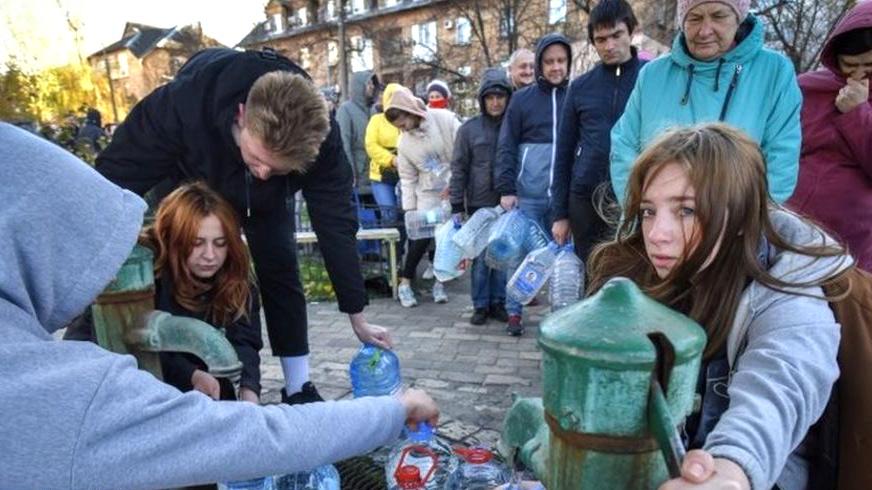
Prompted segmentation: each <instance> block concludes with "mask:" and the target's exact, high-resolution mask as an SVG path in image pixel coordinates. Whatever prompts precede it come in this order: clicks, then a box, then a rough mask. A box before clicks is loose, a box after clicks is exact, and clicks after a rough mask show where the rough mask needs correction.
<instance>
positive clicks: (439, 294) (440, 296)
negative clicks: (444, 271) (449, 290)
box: [433, 281, 448, 303]
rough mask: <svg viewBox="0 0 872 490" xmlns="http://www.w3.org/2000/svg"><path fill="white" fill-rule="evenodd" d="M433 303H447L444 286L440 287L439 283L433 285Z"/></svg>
mask: <svg viewBox="0 0 872 490" xmlns="http://www.w3.org/2000/svg"><path fill="white" fill-rule="evenodd" d="M433 302H434V303H447V302H448V295H447V294H445V286H443V285H442V283H441V282H439V281H436V282H434V283H433Z"/></svg>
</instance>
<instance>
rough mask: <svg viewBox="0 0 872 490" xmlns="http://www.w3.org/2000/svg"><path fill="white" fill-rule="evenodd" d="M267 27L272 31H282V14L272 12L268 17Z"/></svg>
mask: <svg viewBox="0 0 872 490" xmlns="http://www.w3.org/2000/svg"><path fill="white" fill-rule="evenodd" d="M269 27H270V30H271V31H272V32H282V31H284V30H285V29H284V26H282V14H273V15H272V17H270V26H269Z"/></svg>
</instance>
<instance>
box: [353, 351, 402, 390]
mask: <svg viewBox="0 0 872 490" xmlns="http://www.w3.org/2000/svg"><path fill="white" fill-rule="evenodd" d="M348 376H349V378H351V391H352V392H353V393H354V397H355V398H360V397H362V396H382V395H393V394H396V393H398V392H399V391H400V389H402V386H403V379H402V377H401V376H400V360H399V359H398V358H397V355H396V354H394V353H393V352H392V351H389V350H384V349H381V348H379V347H376V346H374V345H370V344H364V345H363V346H362V347H361V348H360V350H359V351H357V354H356V355H355V356H354V358H353V359H352V360H351V363H350V364H349V366H348Z"/></svg>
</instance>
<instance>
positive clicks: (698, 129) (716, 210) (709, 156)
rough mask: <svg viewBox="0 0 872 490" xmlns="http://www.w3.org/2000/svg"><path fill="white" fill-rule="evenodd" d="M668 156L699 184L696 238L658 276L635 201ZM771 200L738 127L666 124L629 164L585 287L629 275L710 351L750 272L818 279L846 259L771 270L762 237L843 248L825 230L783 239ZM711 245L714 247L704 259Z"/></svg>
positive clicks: (751, 145)
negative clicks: (679, 314) (806, 272)
mask: <svg viewBox="0 0 872 490" xmlns="http://www.w3.org/2000/svg"><path fill="white" fill-rule="evenodd" d="M672 163H674V164H678V165H679V166H681V168H682V169H684V171H685V172H686V173H687V176H688V180H689V181H690V183H691V185H692V186H693V188H694V190H695V191H696V198H695V200H696V205H695V212H694V214H695V216H696V219H697V223H698V227H697V229H698V230H700V233H699V235H700V236H694V237H686V240H687V243H690V242H696V243H697V245H696V246H695V248H694V249H693V250H692V251H691V252H690V253H689V254H686V255H685V256H684V257H681V258H680V259H679V261H678V263H677V264H676V266H675V267H674V268H673V269H672V270H671V271H670V273H669V274H668V276H667V277H665V278H663V279H661V278H659V277H658V276H657V274H656V272H655V270H654V267H653V266H652V264H651V263H650V261H649V259H648V256H647V254H646V252H645V243H644V238H643V236H642V229H641V228H642V227H641V224H640V223H641V214H640V213H641V211H640V208H641V201H642V196H643V194H644V192H645V190H646V187H647V185H648V183H649V182H651V180H652V179H653V178H654V176H656V175H657V174H658V173H659V172H660V171H662V169H663V168H664V167H665V166H666V165H668V164H672ZM772 207H777V205H776V204H774V203H773V202H772V201H771V200H770V199H769V194H768V191H767V186H766V167H765V164H764V157H763V154H762V153H761V150H760V147H759V146H758V145H757V144H756V143H755V142H754V141H753V140H751V139H750V138H749V137H747V136H746V135H745V134H744V133H743V132H741V131H740V130H737V129H734V128H732V127H730V126H728V125H726V124H722V123H709V124H702V125H699V126H694V127H690V128H680V129H675V130H672V131H669V132H667V133H665V134H663V135H662V136H661V137H660V138H659V139H657V140H656V141H654V142H653V143H651V145H650V146H649V147H648V148H647V149H646V150H645V151H644V152H643V153H642V154H641V155H640V156H639V158H638V159H637V160H636V162H635V164H634V165H633V169H632V171H631V173H630V178H629V182H628V186H627V197H626V201H625V205H624V210H625V216H626V219H625V220H624V221H623V223H621V224H620V226H619V227H618V233H617V237H616V238H615V239H614V240H612V241H609V242H606V243H603V244H601V245H599V246H598V247H596V248H595V249H594V251H593V252H592V253H591V256H590V259H589V261H588V271H589V273H590V286H589V292H591V293H592V292H595V291H597V290H598V289H599V288H600V287H602V286H603V284H605V282H606V281H608V280H609V279H611V278H612V277H616V276H624V277H629V278H631V279H633V280H634V281H635V282H636V283H637V284H639V286H640V287H641V288H642V289H643V290H644V291H645V292H646V293H647V294H648V295H650V296H651V297H653V298H654V299H657V300H658V301H660V302H661V303H663V304H666V305H667V306H670V307H672V308H676V309H678V310H680V311H683V312H684V313H686V314H687V315H688V316H690V317H691V318H693V319H694V320H696V321H697V322H698V323H700V324H701V325H703V326H704V327H705V329H706V332H707V334H708V337H709V341H708V344H707V345H706V349H705V352H704V355H705V356H706V358H709V357H711V356H712V355H713V354H715V353H717V352H719V351H720V350H721V348H722V347H723V345H724V344H725V342H726V339H727V335H728V334H729V331H730V328H731V326H732V323H733V320H734V318H735V316H736V311H737V309H738V306H739V301H740V299H741V295H742V292H743V290H744V289H745V287H746V286H747V284H748V281H749V280H754V281H757V282H759V283H761V284H763V285H765V286H767V287H769V288H772V289H776V290H779V291H785V289H786V288H796V287H810V286H819V285H821V284H822V283H823V282H826V280H828V279H831V278H832V277H833V276H835V275H836V273H837V272H838V271H839V270H840V269H841V268H842V265H843V264H841V263H839V264H836V265H835V266H834V267H833V270H832V271H829V273H828V274H826V275H825V276H826V277H823V278H820V279H819V280H814V281H811V282H807V283H793V282H786V281H784V280H782V279H780V278H777V277H774V276H772V275H771V274H769V272H768V271H767V270H766V266H765V264H761V263H760V260H759V259H758V253H759V251H760V246H761V242H762V241H763V240H764V239H765V240H767V241H768V243H769V244H771V245H772V246H774V247H775V248H776V249H778V250H786V251H791V252H794V253H798V254H803V255H807V256H811V257H836V256H839V255H844V254H845V253H846V252H845V250H844V248H843V247H841V246H840V245H838V244H837V243H835V242H833V240H832V239H829V238H828V237H827V236H826V235H825V234H824V233H823V232H820V236H821V240H820V243H822V244H823V245H819V246H802V245H797V244H792V243H789V242H787V241H786V240H785V239H784V238H782V237H781V236H780V235H779V234H778V233H777V232H776V231H775V228H774V227H773V225H772V222H771V220H770V218H769V211H770V208H772ZM721 237H723V238H722V239H721ZM719 241H720V245H718V242H719ZM716 247H718V248H717V253H716V254H715V256H714V257H713V259H711V262H710V263H708V264H707V261H709V260H710V256H711V255H712V251H713V250H715V249H716ZM685 252H687V250H685ZM845 260H848V258H847V256H846V257H845ZM704 265H705V267H703V266H704Z"/></svg>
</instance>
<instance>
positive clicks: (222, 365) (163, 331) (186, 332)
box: [125, 310, 242, 379]
mask: <svg viewBox="0 0 872 490" xmlns="http://www.w3.org/2000/svg"><path fill="white" fill-rule="evenodd" d="M139 324H140V325H141V326H142V328H134V329H132V330H130V331H129V332H128V334H127V338H126V339H125V340H126V343H128V344H129V345H134V346H136V348H137V349H139V350H142V351H146V352H188V353H190V354H194V355H195V356H197V357H199V358H200V359H202V360H203V362H205V363H206V366H208V368H209V373H210V374H212V375H213V376H216V377H223V378H230V379H236V378H237V377H238V376H239V375H240V373H241V372H242V363H241V362H240V361H239V358H238V357H237V356H236V351H235V350H234V349H233V346H232V345H230V342H229V341H228V340H227V338H226V337H225V336H224V334H223V333H222V332H221V331H220V330H218V329H216V328H215V327H213V326H211V325H209V324H208V323H205V322H202V321H200V320H196V319H193V318H187V317H182V316H174V315H170V314H169V313H166V312H164V311H159V310H154V311H150V312H148V313H146V315H145V316H144V318H143V319H142V321H141V322H139Z"/></svg>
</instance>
